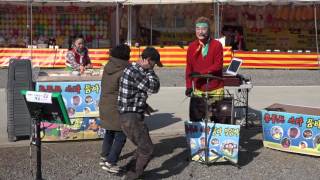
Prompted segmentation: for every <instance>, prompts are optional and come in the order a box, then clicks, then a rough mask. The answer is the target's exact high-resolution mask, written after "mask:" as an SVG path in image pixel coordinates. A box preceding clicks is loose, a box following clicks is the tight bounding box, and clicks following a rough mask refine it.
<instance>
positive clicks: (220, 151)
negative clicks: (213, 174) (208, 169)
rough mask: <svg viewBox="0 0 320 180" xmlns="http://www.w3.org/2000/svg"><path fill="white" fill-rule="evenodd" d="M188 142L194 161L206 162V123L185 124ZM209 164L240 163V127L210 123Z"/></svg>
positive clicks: (187, 122)
mask: <svg viewBox="0 0 320 180" xmlns="http://www.w3.org/2000/svg"><path fill="white" fill-rule="evenodd" d="M185 132H186V138H187V142H188V144H189V147H190V150H191V158H192V160H193V161H198V162H205V152H204V151H203V148H204V147H205V141H206V139H205V123H204V122H190V121H186V122H185ZM207 133H208V136H207V144H208V145H209V156H208V160H209V162H224V161H232V162H233V163H237V162H238V152H239V135H240V125H229V124H219V123H208V128H207Z"/></svg>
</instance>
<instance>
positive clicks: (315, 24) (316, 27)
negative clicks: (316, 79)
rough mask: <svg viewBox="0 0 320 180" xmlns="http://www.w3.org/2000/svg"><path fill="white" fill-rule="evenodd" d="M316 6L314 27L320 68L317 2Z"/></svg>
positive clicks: (314, 6) (319, 66)
mask: <svg viewBox="0 0 320 180" xmlns="http://www.w3.org/2000/svg"><path fill="white" fill-rule="evenodd" d="M313 8H314V29H315V34H316V48H317V60H318V69H319V70H320V56H319V44H318V24H317V7H316V3H314V4H313Z"/></svg>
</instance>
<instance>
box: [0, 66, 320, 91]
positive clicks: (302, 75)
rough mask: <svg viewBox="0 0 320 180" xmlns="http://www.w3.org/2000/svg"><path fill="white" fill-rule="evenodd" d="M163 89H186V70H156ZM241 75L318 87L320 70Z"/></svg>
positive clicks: (2, 78) (4, 76) (0, 76)
mask: <svg viewBox="0 0 320 180" xmlns="http://www.w3.org/2000/svg"><path fill="white" fill-rule="evenodd" d="M155 70H156V73H157V74H158V75H159V77H160V81H161V86H162V87H184V85H185V84H184V83H185V80H184V77H185V68H184V67H166V68H158V67H157V68H156V69H155ZM41 71H44V72H50V71H62V69H58V70H56V69H41ZM239 74H242V75H244V76H245V77H248V78H251V81H252V84H253V85H254V86H318V85H320V70H285V69H273V70H269V69H240V70H239ZM7 80H8V69H7V68H3V69H0V82H1V83H0V88H6V86H7Z"/></svg>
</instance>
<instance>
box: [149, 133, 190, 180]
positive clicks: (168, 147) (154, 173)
mask: <svg viewBox="0 0 320 180" xmlns="http://www.w3.org/2000/svg"><path fill="white" fill-rule="evenodd" d="M171 155H172V156H171ZM162 156H167V157H170V158H169V159H167V160H165V161H164V162H163V163H162V164H161V166H160V167H158V168H155V169H152V170H149V171H146V172H145V173H144V178H145V179H163V178H169V177H171V176H174V175H177V174H179V173H181V172H182V171H183V170H184V169H185V168H186V167H187V166H188V165H189V163H190V161H189V156H190V151H189V149H188V148H187V142H186V138H185V137H184V136H179V137H173V138H166V139H162V140H160V142H159V143H157V144H155V152H154V158H157V157H162Z"/></svg>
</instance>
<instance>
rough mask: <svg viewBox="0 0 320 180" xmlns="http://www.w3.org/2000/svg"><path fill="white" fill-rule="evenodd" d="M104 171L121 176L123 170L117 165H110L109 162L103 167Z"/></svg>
mask: <svg viewBox="0 0 320 180" xmlns="http://www.w3.org/2000/svg"><path fill="white" fill-rule="evenodd" d="M102 169H103V170H106V171H108V172H110V173H115V174H119V173H120V172H121V169H120V167H119V166H117V165H112V164H110V163H108V162H107V161H106V162H105V164H104V165H103V166H102Z"/></svg>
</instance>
